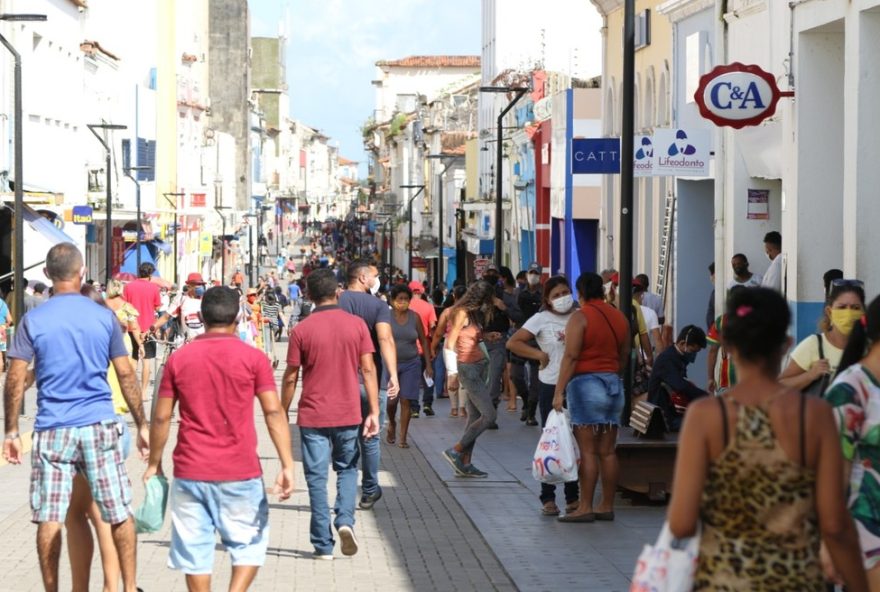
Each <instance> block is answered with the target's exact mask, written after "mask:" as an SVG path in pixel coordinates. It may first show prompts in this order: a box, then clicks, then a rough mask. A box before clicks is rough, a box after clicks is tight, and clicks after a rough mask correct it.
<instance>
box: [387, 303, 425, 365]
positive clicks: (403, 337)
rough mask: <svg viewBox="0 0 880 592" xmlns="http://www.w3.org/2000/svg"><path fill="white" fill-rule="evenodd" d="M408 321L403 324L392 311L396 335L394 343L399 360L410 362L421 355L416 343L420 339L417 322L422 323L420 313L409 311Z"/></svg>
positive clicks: (392, 328) (394, 333)
mask: <svg viewBox="0 0 880 592" xmlns="http://www.w3.org/2000/svg"><path fill="white" fill-rule="evenodd" d="M408 312H409V316H408V317H407V320H406V323H404V324H403V325H401V324H400V323H399V322H398V321H397V317H396V316H395V315H394V313H391V333H392V334H393V335H394V345H395V347H396V348H397V361H398V362H408V361H410V360H412V359H413V358H417V357H419V349H418V346H417V345H416V343H417V342H418V340H419V332H418V329H417V328H416V323H421V322H422V321H421V320H420V319H419V315H417V314H416V313H414V312H413V311H411V310H410V311H408Z"/></svg>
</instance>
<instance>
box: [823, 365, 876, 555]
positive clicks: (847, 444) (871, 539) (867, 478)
mask: <svg viewBox="0 0 880 592" xmlns="http://www.w3.org/2000/svg"><path fill="white" fill-rule="evenodd" d="M825 399H826V400H827V401H828V402H829V403H830V404H831V405H832V407H833V408H834V415H835V419H836V420H837V429H838V430H839V431H840V443H841V447H842V448H843V456H844V458H845V459H846V460H848V461H849V462H851V463H852V471H851V472H850V481H849V502H848V507H849V511H850V514H852V517H853V520H855V523H856V528H857V529H858V532H859V543H861V547H862V556H863V561H864V565H865V569H871V568H873V567H875V566H877V565H878V564H880V383H878V381H877V379H876V378H875V377H874V376H873V375H872V374H871V373H870V372H869V371H868V369H867V368H865V367H864V366H862V365H861V364H855V365H853V366H850V367H849V368H847V369H846V370H844V371H843V372H842V373H841V374H840V375H839V376H838V377H837V379H836V380H835V381H834V383H833V384H832V385H831V387H830V388H829V389H828V391H826V393H825Z"/></svg>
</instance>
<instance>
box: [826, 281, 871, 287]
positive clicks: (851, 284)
mask: <svg viewBox="0 0 880 592" xmlns="http://www.w3.org/2000/svg"><path fill="white" fill-rule="evenodd" d="M831 287H832V288H842V287H854V288H864V287H865V282H863V281H862V280H847V279H839V280H831Z"/></svg>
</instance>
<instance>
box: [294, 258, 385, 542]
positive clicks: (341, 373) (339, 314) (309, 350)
mask: <svg viewBox="0 0 880 592" xmlns="http://www.w3.org/2000/svg"><path fill="white" fill-rule="evenodd" d="M306 284H307V291H308V294H309V298H310V299H311V300H312V301H313V302H314V303H315V309H314V310H313V311H312V313H311V314H310V315H309V316H308V318H306V319H305V320H303V321H301V322H300V323H299V324H297V326H296V327H294V329H293V331H292V332H291V334H290V345H289V348H288V350H287V369H286V370H285V372H284V380H283V382H282V387H281V403H282V405H283V406H284V409H285V410H286V411H287V412H288V414H289V413H290V406H291V403H293V396H294V391H295V390H296V383H297V381H298V379H299V374H300V371H301V372H302V375H303V386H302V394H301V396H300V400H299V406H298V407H297V421H296V423H297V425H299V432H300V439H301V442H302V455H303V458H302V463H303V470H304V472H305V475H306V481H307V482H308V486H309V503H310V505H311V509H312V518H311V528H310V531H309V533H310V539H311V542H312V545H313V546H314V547H315V557H316V558H318V559H325V558H330V559H332V558H333V547H334V545H335V541H334V540H333V534H332V531H331V528H330V508H329V506H328V504H327V468H328V465H329V464H330V462H331V461H332V463H333V470H334V471H335V472H336V491H337V497H336V500H337V503H336V508H335V510H336V519H335V521H334V526H335V527H336V531H337V532H338V533H339V538H340V541H341V542H342V554H343V555H354V554H355V553H357V551H358V543H357V539H356V538H355V536H354V509H355V503H356V501H357V460H358V432H359V431H360V430H361V420H362V416H361V388H360V384H359V381H358V368H360V370H361V373H362V374H363V378H364V388H365V389H366V391H367V400H368V403H369V414H368V415H367V418H366V419H365V420H363V436H364V437H365V438H375V437H376V435H377V434H378V433H379V381H378V376H377V375H376V365H375V363H374V362H373V352H374V351H375V348H374V347H373V340H372V339H371V338H370V332H369V331H368V330H367V325H366V324H365V323H364V321H363V320H362V319H361V318H359V317H356V316H354V315H352V314H349V313H347V312H345V311H343V310H342V309H341V308H339V306H338V300H337V297H336V290H337V287H338V282H337V280H336V275H335V274H334V273H333V272H332V271H331V270H329V269H318V270H315V271H313V272H312V273H310V274H309V277H308V279H307V281H306Z"/></svg>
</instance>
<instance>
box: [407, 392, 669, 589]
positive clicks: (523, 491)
mask: <svg viewBox="0 0 880 592" xmlns="http://www.w3.org/2000/svg"><path fill="white" fill-rule="evenodd" d="M504 406H505V403H504V402H503V401H502V403H501V405H500V406H499V413H498V424H499V426H500V429H499V430H497V431H496V430H487V431H486V432H484V433H483V434H482V435H481V436H480V438H479V440H478V441H477V446H476V449H475V451H474V464H475V465H476V466H477V467H479V468H480V469H482V470H484V471H487V472H488V473H489V477H488V478H487V479H460V478H456V477H455V476H454V473H453V471H452V468H451V467H450V466H449V464H448V463H447V462H446V461H445V460H444V459H443V457H442V456H441V451H443V450H445V449H446V448H449V447H450V446H451V445H452V444H454V443H455V441H456V440H457V439H458V438H459V437H460V436H461V435H462V433H463V432H464V425H465V421H466V420H465V419H462V418H454V417H449V401H448V399H441V400H439V401H436V402H435V404H434V411H435V412H436V413H437V415H436V416H434V417H425V416H424V415H423V416H422V417H420V418H419V419H415V420H413V421H412V423H411V424H410V439H411V440H412V442H414V443H415V444H416V445H417V447H418V448H419V449H420V450H421V451H422V452H423V453H424V455H425V457H426V459H427V461H428V462H429V463H430V464H431V466H432V467H433V469H434V471H435V472H436V473H437V474H438V475H439V476H440V477H441V479H443V482H444V483H445V485H446V486H447V487H448V488H449V491H450V492H451V493H452V495H453V496H454V497H455V499H456V501H458V503H459V504H461V506H462V507H463V508H464V511H465V512H466V513H467V515H468V516H469V517H470V518H471V520H472V521H473V522H474V524H476V526H477V528H478V529H479V531H480V533H481V534H482V535H483V537H485V539H486V540H487V541H488V543H489V545H490V546H491V547H492V550H493V551H494V553H495V555H496V556H497V557H498V558H499V559H500V560H501V563H502V565H503V566H504V569H505V570H506V571H507V573H508V574H510V577H511V578H512V579H513V581H514V582H515V584H516V586H517V588H518V589H520V590H535V591H538V590H547V591H555V590H567V589H577V590H580V591H586V592H593V591H595V592H618V591H622V592H625V591H627V590H629V584H630V578H631V577H632V573H633V569H634V568H635V564H636V559H637V558H638V555H639V553H640V552H641V551H642V547H643V546H644V545H645V543H648V542H653V541H654V540H656V538H657V534H658V533H659V532H660V527H661V526H662V525H663V520H664V518H665V514H666V508H665V507H660V506H634V505H632V504H631V503H630V502H629V501H626V500H621V499H620V498H619V496H618V500H617V501H616V504H615V505H616V507H615V521H614V522H596V523H592V524H563V523H560V522H557V521H556V519H555V518H553V517H548V516H543V515H541V513H540V508H541V504H540V501H539V500H538V495H539V493H540V490H541V487H540V484H539V483H538V482H537V481H535V480H534V479H533V478H532V473H531V461H532V457H533V455H534V452H535V447H536V446H537V443H538V438H539V437H540V433H541V432H540V428H538V427H528V426H526V425H525V424H524V423H521V422H520V421H519V415H520V414H519V412H517V413H508V412H506V411H505V410H504ZM597 489H598V488H597ZM556 496H557V504H558V505H559V506H560V508H562V507H564V504H565V499H564V496H563V494H562V487H557V490H556Z"/></svg>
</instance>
